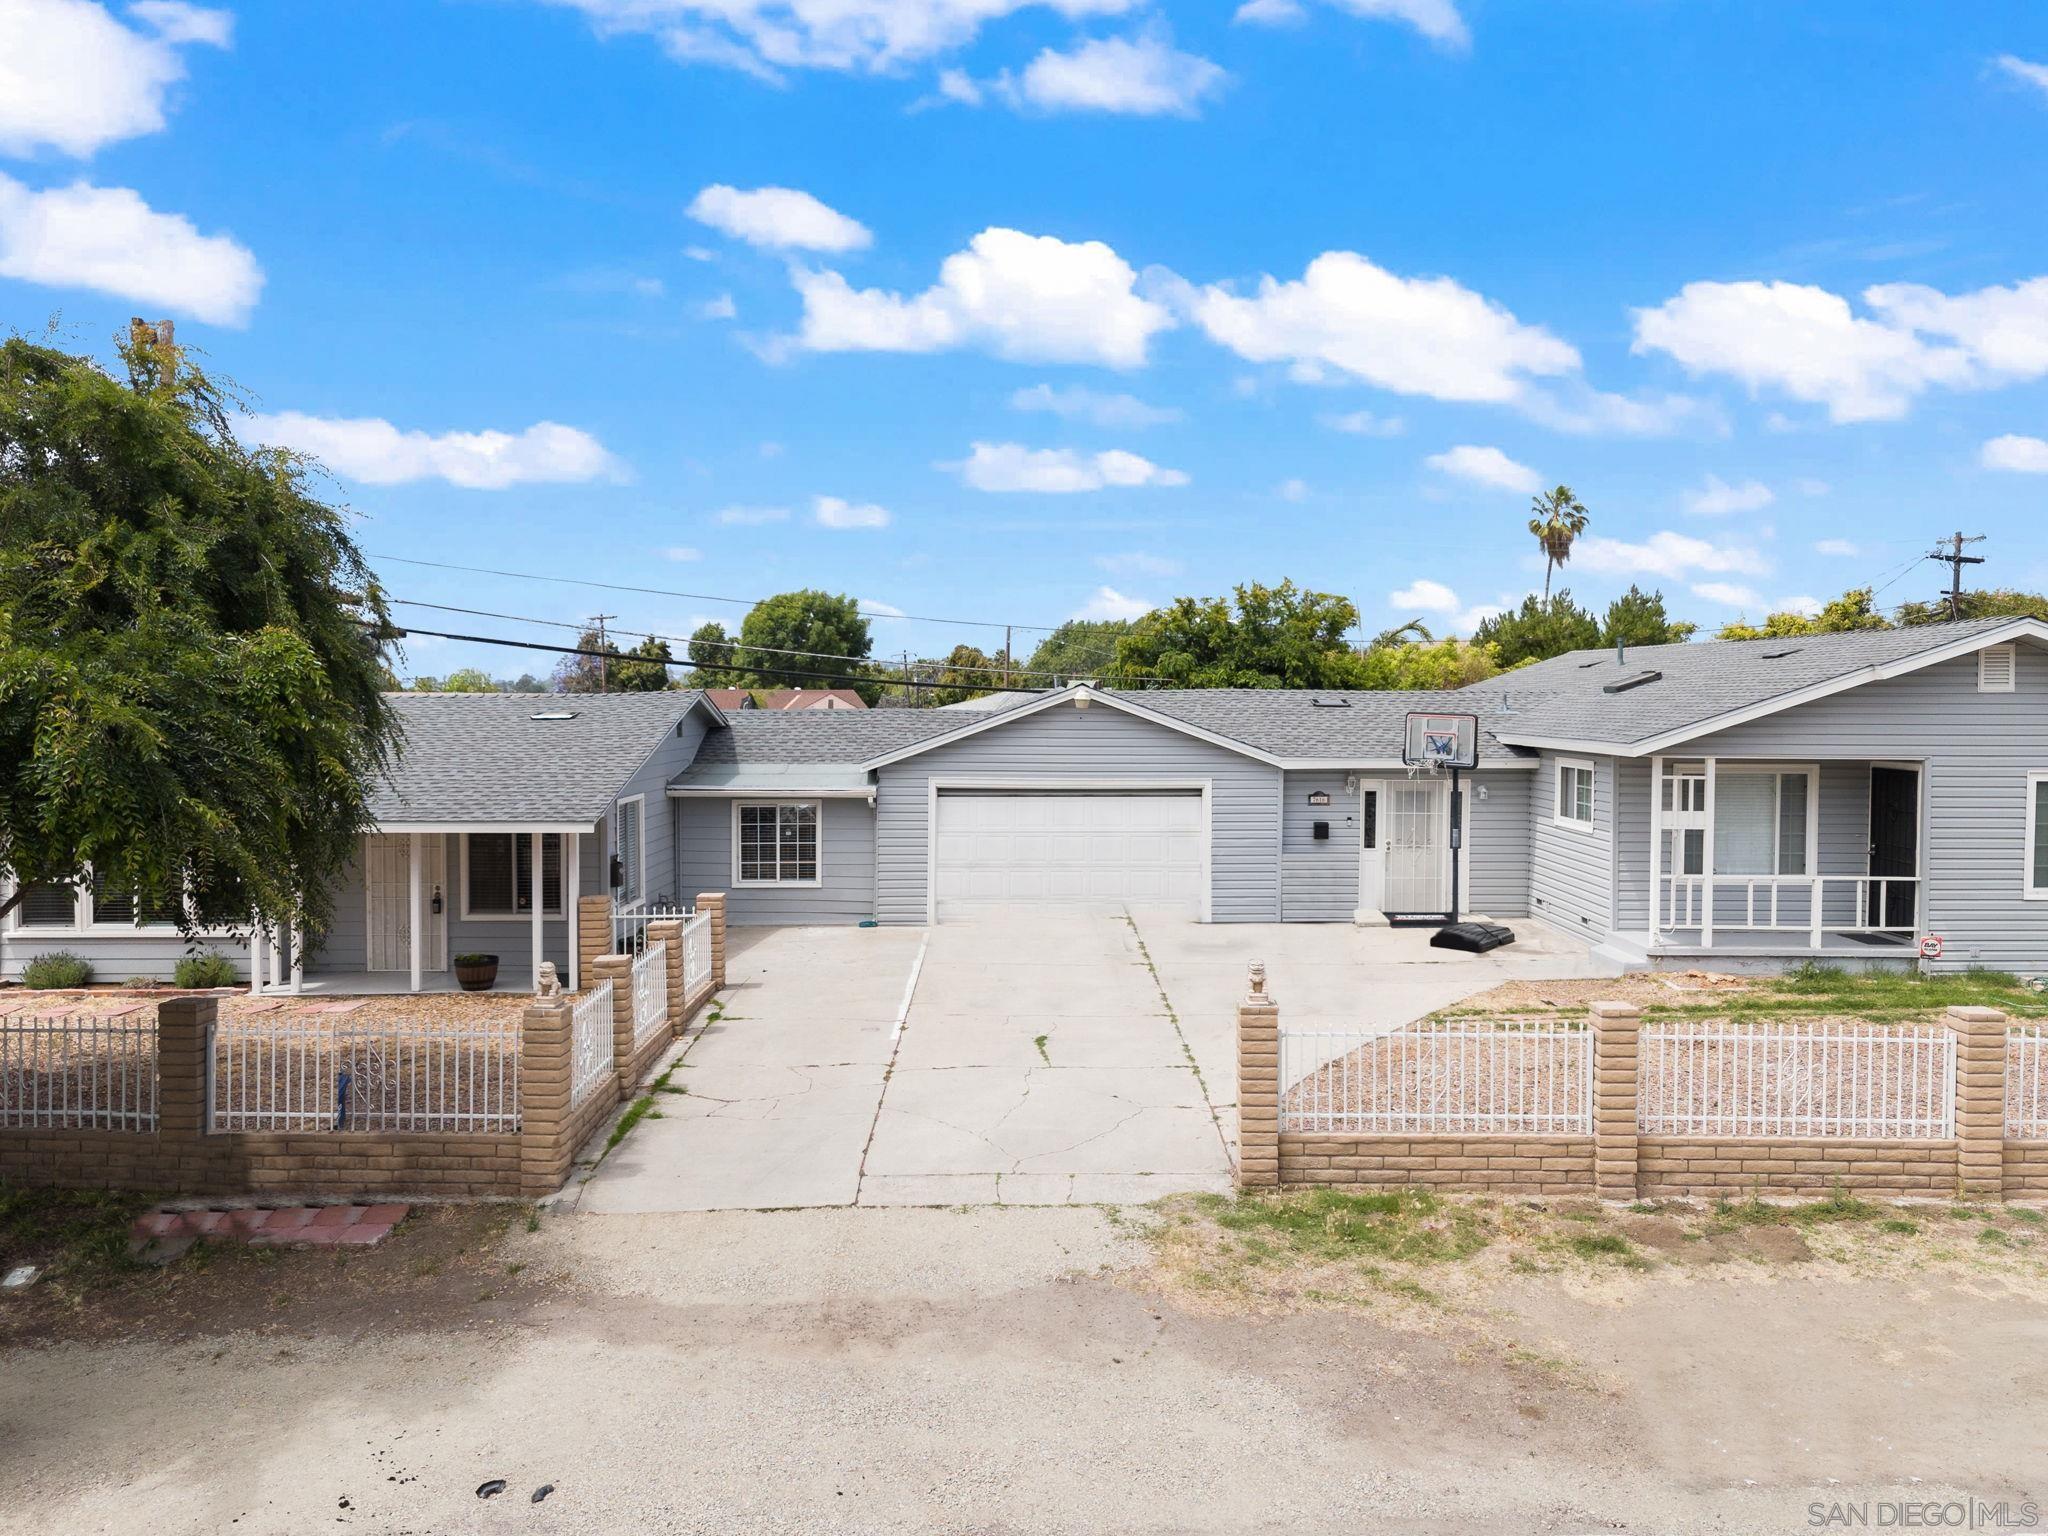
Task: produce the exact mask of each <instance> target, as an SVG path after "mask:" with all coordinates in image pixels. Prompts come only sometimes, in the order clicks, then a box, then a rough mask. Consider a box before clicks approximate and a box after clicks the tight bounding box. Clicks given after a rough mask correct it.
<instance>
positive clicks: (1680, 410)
mask: <svg viewBox="0 0 2048 1536" xmlns="http://www.w3.org/2000/svg"><path fill="white" fill-rule="evenodd" d="M1515 403H1516V405H1517V406H1518V407H1519V408H1520V409H1521V411H1522V414H1524V415H1525V416H1527V417H1529V418H1530V419H1531V420H1532V421H1537V422H1540V423H1542V424H1543V425H1544V426H1546V427H1549V428H1551V429H1552V430H1553V431H1557V432H1569V433H1571V434H1572V435H1573V436H1574V437H1596V436H1600V437H1671V436H1674V435H1676V434H1678V433H1680V432H1690V433H1693V434H1695V435H1700V436H1711V437H1726V436H1727V435H1728V421H1727V418H1726V417H1725V416H1724V415H1723V414H1722V413H1721V411H1720V410H1719V409H1718V408H1717V407H1716V406H1714V405H1712V404H1711V403H1709V402H1708V401H1705V400H1698V399H1695V398H1693V397H1692V396H1691V395H1673V394H1664V395H1647V396H1641V397H1632V396H1629V395H1616V394H1610V393H1608V392H1607V391H1605V390H1600V389H1594V388H1592V387H1591V386H1590V385H1587V384H1585V383H1583V382H1580V381H1577V380H1572V381H1567V382H1565V383H1563V384H1560V385H1554V386H1551V387H1548V388H1537V387H1533V386H1532V387H1531V388H1528V389H1525V390H1524V391H1523V392H1522V394H1521V397H1520V398H1519V399H1518V400H1517V401H1516V402H1515Z"/></svg>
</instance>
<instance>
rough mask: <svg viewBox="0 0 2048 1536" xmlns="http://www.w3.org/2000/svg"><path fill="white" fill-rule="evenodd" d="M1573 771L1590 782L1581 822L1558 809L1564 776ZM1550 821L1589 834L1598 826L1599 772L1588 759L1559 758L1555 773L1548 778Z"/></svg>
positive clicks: (1575, 802) (1562, 800) (1575, 798)
mask: <svg viewBox="0 0 2048 1536" xmlns="http://www.w3.org/2000/svg"><path fill="white" fill-rule="evenodd" d="M1574 770H1576V771H1581V772H1583V773H1585V774H1586V776H1587V778H1588V780H1589V781H1590V782H1589V785H1588V787H1589V788H1590V790H1591V793H1590V794H1589V795H1588V796H1587V797H1586V798H1587V802H1588V803H1587V806H1586V818H1585V820H1583V821H1581V820H1580V819H1579V818H1578V817H1576V816H1567V815H1565V813H1564V812H1563V811H1562V810H1560V809H1558V807H1559V806H1561V805H1562V804H1563V803H1564V776H1565V774H1566V773H1567V772H1570V771H1574ZM1577 803H1578V798H1577V796H1574V797H1573V804H1577ZM1550 819H1551V820H1552V821H1553V822H1555V823H1556V824H1557V825H1558V826H1560V827H1568V828H1570V829H1571V830H1572V831H1574V832H1591V831H1592V830H1593V829H1594V827H1595V826H1596V825H1598V823H1599V820H1600V770H1599V768H1597V767H1596V766H1595V765H1594V764H1593V763H1592V762H1591V761H1590V760H1589V759H1587V758H1583V757H1560V758H1559V759H1558V760H1557V771H1556V772H1555V773H1553V774H1552V775H1551V777H1550Z"/></svg>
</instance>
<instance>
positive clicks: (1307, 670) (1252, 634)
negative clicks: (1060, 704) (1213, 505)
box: [1104, 581, 1363, 688]
mask: <svg viewBox="0 0 2048 1536" xmlns="http://www.w3.org/2000/svg"><path fill="white" fill-rule="evenodd" d="M1357 622H1358V610H1357V608H1355V607H1354V606H1352V603H1351V600H1350V599H1349V598H1345V597H1338V596H1336V595H1334V594H1331V593H1327V592H1309V591H1305V590H1303V589H1302V588H1299V587H1297V586H1295V585H1294V583H1293V582H1291V581H1283V582H1281V583H1280V585H1278V586H1277V587H1268V586H1263V585H1261V584H1259V583H1258V582H1248V583H1246V584H1244V585H1242V586H1240V587H1238V588H1237V589H1236V595H1235V597H1234V599H1233V598H1224V597H1208V598H1198V597H1181V598H1176V599H1174V601H1172V602H1171V603H1169V604H1167V605H1166V606H1165V607H1163V608H1155V609H1153V610H1152V612H1150V613H1148V614H1146V615H1145V616H1144V617H1143V618H1140V619H1138V620H1136V621H1135V622H1134V623H1133V624H1132V625H1131V628H1130V631H1129V633H1127V634H1125V635H1123V636H1122V637H1121V638H1119V639H1118V641H1117V646H1116V665H1115V667H1114V669H1112V671H1111V673H1110V674H1109V675H1108V676H1106V677H1105V679H1104V680H1105V681H1106V682H1110V683H1114V684H1117V685H1119V686H1123V685H1124V684H1123V683H1122V680H1123V679H1131V680H1132V682H1131V684H1130V686H1142V685H1141V684H1139V683H1138V682H1137V681H1136V680H1138V679H1142V678H1163V679H1165V680H1166V681H1167V683H1168V684H1169V685H1170V686H1173V687H1177V688H1350V687H1359V686H1361V683H1360V681H1359V679H1360V678H1361V677H1362V675H1363V662H1362V661H1361V660H1360V658H1359V656H1358V654H1357V653H1356V652H1354V651H1353V650H1352V649H1351V648H1350V647H1349V646H1348V645H1347V644H1346V643H1345V639H1344V636H1345V633H1346V631H1348V630H1349V629H1350V628H1351V627H1352V626H1353V625H1354V624H1356V623H1357Z"/></svg>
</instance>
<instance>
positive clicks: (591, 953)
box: [576, 895, 612, 987]
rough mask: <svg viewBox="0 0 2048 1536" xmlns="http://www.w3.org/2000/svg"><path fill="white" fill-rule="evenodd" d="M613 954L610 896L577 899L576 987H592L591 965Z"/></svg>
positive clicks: (593, 982)
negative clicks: (602, 956)
mask: <svg viewBox="0 0 2048 1536" xmlns="http://www.w3.org/2000/svg"><path fill="white" fill-rule="evenodd" d="M611 952H612V899H611V897H610V896H608V895H606V896H579V897H577V898H576V985H577V986H578V987H591V986H595V985H596V984H597V983H596V982H595V981H594V980H593V979H592V976H591V962H592V961H594V960H596V959H597V958H598V956H600V955H608V954H610V953H611Z"/></svg>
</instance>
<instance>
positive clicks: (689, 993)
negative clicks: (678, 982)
mask: <svg viewBox="0 0 2048 1536" xmlns="http://www.w3.org/2000/svg"><path fill="white" fill-rule="evenodd" d="M710 979H711V914H710V913H709V912H699V913H698V914H697V915H696V916H695V917H693V918H691V919H690V920H689V921H688V922H687V923H684V924H683V997H684V998H685V999H686V1000H687V999H689V998H693V997H695V996H696V995H697V989H698V988H699V987H701V986H703V985H704V983H705V982H707V981H709V980H710Z"/></svg>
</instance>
